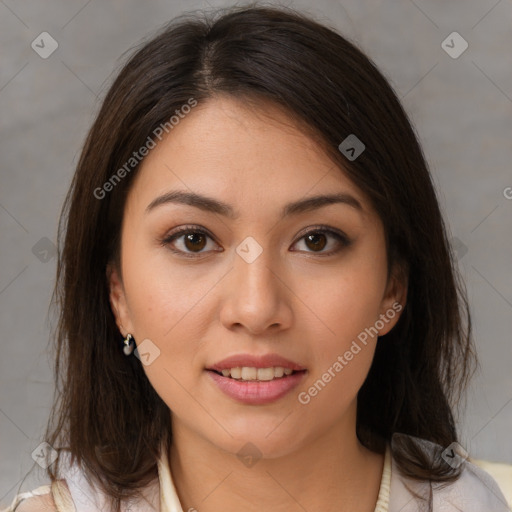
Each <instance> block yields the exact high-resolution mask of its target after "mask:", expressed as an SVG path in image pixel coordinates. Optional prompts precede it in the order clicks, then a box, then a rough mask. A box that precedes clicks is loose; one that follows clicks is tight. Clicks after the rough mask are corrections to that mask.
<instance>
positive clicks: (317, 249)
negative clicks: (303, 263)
mask: <svg viewBox="0 0 512 512" xmlns="http://www.w3.org/2000/svg"><path fill="white" fill-rule="evenodd" d="M329 239H331V240H334V241H335V242H334V248H333V249H331V250H327V251H324V249H325V247H326V246H328V245H329ZM302 241H303V243H304V245H305V246H306V250H304V251H301V252H306V253H308V252H309V253H317V254H318V256H330V255H333V254H336V253H338V252H339V251H340V250H341V249H343V248H344V247H348V246H350V245H351V243H352V241H351V239H350V238H348V236H347V235H345V234H344V233H343V232H342V231H339V232H338V230H336V231H335V230H334V229H332V228H327V227H325V228H323V227H322V226H318V227H317V228H316V229H315V230H314V231H309V232H308V233H306V234H305V235H303V236H302V237H301V238H300V239H299V240H298V241H297V242H296V243H299V242H302Z"/></svg>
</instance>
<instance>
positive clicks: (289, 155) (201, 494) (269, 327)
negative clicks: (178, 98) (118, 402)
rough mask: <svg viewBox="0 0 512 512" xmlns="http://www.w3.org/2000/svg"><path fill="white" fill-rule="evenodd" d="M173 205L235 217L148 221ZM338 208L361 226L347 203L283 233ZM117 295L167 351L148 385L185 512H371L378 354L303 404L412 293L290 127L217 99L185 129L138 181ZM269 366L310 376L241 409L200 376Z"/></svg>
mask: <svg viewBox="0 0 512 512" xmlns="http://www.w3.org/2000/svg"><path fill="white" fill-rule="evenodd" d="M176 189H179V190H184V191H194V192H196V193H201V194H204V195H207V196H211V197H215V198H217V199H219V200H221V201H223V202H225V203H228V204H230V205H231V206H232V207H233V208H234V209H235V211H236V212H237V213H238V214H239V217H238V219H236V220H232V219H229V218H227V217H223V216H222V215H220V214H217V213H211V212H205V211H202V210H200V209H198V208H196V207H194V206H191V205H183V204H171V203H168V204H164V205H160V206H158V207H157V208H155V209H154V210H152V211H151V212H150V213H145V211H144V210H145V209H146V207H147V206H148V205H149V204H150V203H151V201H152V200H154V199H155V198H156V197H158V196H159V195H161V194H163V193H164V192H168V191H170V190H176ZM333 192H343V193H349V194H350V195H352V196H353V197H355V198H356V199H357V200H358V201H359V202H360V203H361V205H362V207H363V211H362V212H360V211H358V210H357V209H355V208H353V207H351V206H349V205H347V204H341V203H338V204H331V205H328V206H323V207H321V208H318V209H316V210H312V211H308V212H303V213H300V214H298V215H293V216H290V217H289V218H284V219H281V218H280V211H281V208H282V207H283V205H284V204H285V203H288V202H290V201H294V200H299V199H303V198H304V197H306V196H308V197H309V196H312V195H317V194H324V193H333ZM318 224H326V225H328V226H330V227H332V228H334V229H339V230H341V231H343V232H344V233H346V235H347V236H348V237H349V238H350V239H351V240H352V244H351V245H349V246H343V244H342V243H340V242H338V241H337V240H336V238H334V237H333V236H332V235H330V234H325V237H324V238H323V239H321V242H322V241H323V243H325V244H326V245H325V247H322V246H320V247H319V248H315V247H316V246H315V245H314V244H312V243H309V244H308V243H307V239H306V238H305V235H306V234H307V233H309V232H311V231H314V232H315V233H317V236H318V229H317V230H316V231H315V226H316V225H318ZM185 225H193V226H195V227H202V228H205V229H206V230H208V231H210V232H211V234H212V235H213V237H214V238H208V237H207V238H206V239H205V240H203V241H201V240H199V242H198V241H197V239H196V241H195V242H194V243H195V245H194V243H190V242H189V243H188V244H186V239H185V236H184V235H181V237H180V238H177V239H176V240H174V242H172V243H170V246H172V247H174V248H175V249H177V250H181V251H184V252H186V253H189V254H192V255H194V254H196V255H197V254H198V256H197V257H196V259H194V258H187V257H184V256H179V255H178V254H175V253H173V252H172V251H171V250H170V246H162V245H161V244H160V243H159V240H161V239H162V238H165V236H166V235H167V234H169V233H170V232H171V230H173V229H174V228H176V227H179V226H185ZM192 231H193V229H192ZM196 236H197V235H196ZM248 236H251V237H253V238H254V239H255V240H256V241H257V242H258V243H259V244H260V246H261V247H262V249H263V252H262V253H261V254H260V255H259V256H258V258H257V259H256V260H255V261H253V262H252V263H247V262H246V261H245V260H244V259H242V258H241V257H240V256H239V255H238V254H237V252H236V248H237V246H238V245H239V244H240V243H241V242H242V241H243V240H244V239H245V238H246V237H248ZM320 236H321V234H320ZM337 248H338V249H339V250H338V252H336V253H334V254H331V255H328V256H324V255H322V254H326V253H329V252H333V251H334V250H336V249H337ZM194 249H195V250H196V251H198V252H196V253H194ZM108 279H109V284H110V300H111V305H112V309H113V312H114V314H115V317H116V321H117V324H118V326H119V329H120V332H121V333H122V334H123V335H124V336H125V335H126V334H127V333H131V334H132V335H133V336H134V338H135V340H136V343H137V344H140V343H141V342H142V340H145V339H149V340H151V342H152V343H153V344H154V345H156V346H157V347H158V348H159V350H160V355H159V356H158V357H157V358H156V359H155V360H154V361H153V362H152V363H151V364H150V365H148V366H144V371H145V372H146V374H147V377H148V379H149V380H150V382H151V384H152V385H153V386H154V388H155V390H156V391H157V393H158V394H159V395H160V396H161V397H162V399H163V400H164V401H165V403H166V404H167V405H168V406H169V408H170V410H171V411H172V413H171V417H172V431H173V436H174V437H173V439H174V440H173V446H172V449H171V453H170V454H169V456H170V467H171V472H172V475H173V479H174V482H175V486H176V489H177V492H178V495H179V498H180V501H181V504H182V507H183V510H188V509H189V508H191V507H194V508H196V509H197V510H198V511H200V512H213V511H218V510H224V511H226V512H230V511H235V510H246V511H256V510H257V511H261V510H268V511H273V512H281V511H287V512H290V511H303V510H304V509H306V510H324V511H326V512H328V511H336V512H339V511H353V510H358V511H361V512H365V511H367V512H373V510H374V508H375V503H376V501H377V496H378V491H379V486H380V480H381V476H382V469H383V455H380V454H376V453H373V452H371V451H369V450H368V449H366V448H365V447H364V446H363V445H362V444H361V443H360V442H359V440H358V439H357V437H356V407H357V392H358V390H359V389H360V387H361V385H362V384H363V382H364V380H365V378H366V375H367V373H368V370H369V368H370V364H371V361H372V358H373V354H374V350H375V344H376V343H377V338H376V337H374V338H370V339H369V342H368V344H367V345H366V346H365V347H364V348H363V349H362V350H361V351H360V352H359V353H358V354H357V355H355V356H354V358H353V359H352V360H351V361H350V362H349V364H347V365H346V366H345V367H344V368H343V370H342V371H341V372H339V373H338V374H337V375H336V377H335V378H333V379H332V380H331V381H330V382H329V383H328V384H327V385H326V386H325V387H324V388H323V389H322V391H321V392H319V393H318V394H317V396H315V397H314V398H312V399H311V401H310V403H309V404H307V405H303V404H301V403H300V402H299V401H298V399H297V395H298V393H299V392H300V391H304V390H306V391H307V389H308V388H309V387H310V386H311V385H312V384H313V383H314V382H315V381H317V380H318V379H319V378H320V377H321V376H322V374H323V373H324V372H326V371H327V369H328V368H329V367H331V366H332V365H333V363H334V362H335V361H336V359H337V357H338V356H339V355H343V354H344V353H345V352H346V351H347V350H348V349H349V347H350V345H351V343H352V341H353V340H355V339H356V338H357V336H358V334H359V333H361V332H362V331H364V329H365V328H366V327H370V326H373V325H374V324H375V322H376V321H377V320H378V319H379V318H380V315H382V314H385V313H386V311H389V309H390V308H391V306H392V304H393V303H395V302H396V301H398V302H399V303H400V304H402V305H405V299H406V294H405V290H406V283H401V282H399V281H398V280H397V279H394V278H389V279H388V275H387V259H386V250H385V238H384V231H383V226H382V223H381V221H380V219H379V218H378V216H377V214H376V213H375V211H374V210H373V209H372V207H371V205H370V203H369V201H368V199H367V198H366V197H365V195H364V194H363V193H362V191H361V190H360V189H359V188H358V187H356V186H355V185H354V184H353V183H352V182H351V181H350V180H349V179H348V178H347V177H346V176H345V175H344V173H343V172H342V170H341V169H339V168H338V167H336V166H334V164H333V162H332V161H331V160H330V159H329V158H328V157H327V156H326V155H325V154H324V153H323V152H322V151H321V149H320V148H319V147H318V146H317V145H316V144H315V143H314V141H313V140H312V139H311V138H309V137H308V136H307V135H305V134H304V132H303V131H301V130H300V129H299V128H298V127H297V126H296V125H294V123H293V122H292V120H291V119H290V118H288V117H287V116H286V114H285V113H283V112H282V111H281V110H279V109H277V108H276V107H273V106H271V105H266V107H265V111H264V112H256V111H254V110H251V109H249V108H247V107H246V106H244V104H243V103H240V102H239V101H237V100H235V99H233V98H228V97H217V98H215V99H212V100H209V101H208V102H206V103H203V104H201V105H198V106H197V107H195V108H194V109H193V110H192V112H191V113H190V114H188V115H187V116H186V117H185V118H184V119H182V120H181V121H180V123H179V124H178V125H176V126H175V127H174V129H173V130H172V131H171V132H170V134H169V136H168V137H167V138H165V139H163V140H162V141H161V142H160V143H159V144H158V145H157V147H156V148H155V149H153V150H151V152H150V153H149V155H148V156H147V157H146V158H145V160H144V161H143V163H142V167H141V169H140V170H139V173H138V174H137V176H136V177H135V180H134V183H133V184H132V188H131V189H130V192H129V194H128V197H127V202H126V206H125V212H124V219H123V225H122V241H121V269H115V268H114V267H113V266H109V268H108ZM398 318H399V314H396V316H395V318H394V319H392V320H390V321H389V322H388V323H386V324H385V326H384V328H383V329H380V330H379V334H380V335H384V334H386V333H387V332H388V331H389V330H391V329H392V328H393V326H394V325H395V324H396V322H397V321H398ZM271 352H274V353H278V354H280V355H282V356H284V357H286V358H288V359H290V360H292V361H295V362H297V363H299V364H301V365H303V366H304V367H306V368H307V370H308V373H307V375H306V378H305V379H304V380H303V382H302V383H301V385H300V386H299V388H296V389H294V390H293V391H292V392H291V393H289V394H288V395H286V396H285V397H283V398H281V399H279V400H277V401H276V402H274V403H270V404H266V405H246V404H242V403H239V402H236V401H235V400H233V399H231V398H230V397H228V396H226V395H224V394H223V393H222V392H221V391H220V390H219V389H218V388H217V386H216V385H215V384H214V383H213V382H212V380H211V378H210V376H209V374H208V373H207V372H206V371H205V368H206V367H207V366H209V365H211V364H213V363H215V362H218V361H220V360H222V359H224V358H225V357H228V356H231V355H234V354H239V353H251V354H256V355H260V354H266V353H271ZM248 442H250V443H252V444H253V445H255V446H256V447H257V449H258V450H259V452H260V453H261V458H260V459H259V460H258V461H257V462H256V464H254V465H253V466H251V467H246V466H245V465H244V464H242V463H241V461H240V460H239V459H238V457H237V456H236V454H237V452H238V451H239V450H240V449H241V448H242V447H243V446H244V445H245V444H246V443H248Z"/></svg>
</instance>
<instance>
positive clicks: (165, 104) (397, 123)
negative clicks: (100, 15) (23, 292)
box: [45, 6, 476, 509]
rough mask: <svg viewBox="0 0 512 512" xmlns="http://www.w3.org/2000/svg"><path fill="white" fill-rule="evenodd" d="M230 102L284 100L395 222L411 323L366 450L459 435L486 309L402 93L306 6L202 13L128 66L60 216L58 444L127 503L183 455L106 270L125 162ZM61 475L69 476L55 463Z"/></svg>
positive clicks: (370, 416) (366, 423)
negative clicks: (131, 353) (164, 131)
mask: <svg viewBox="0 0 512 512" xmlns="http://www.w3.org/2000/svg"><path fill="white" fill-rule="evenodd" d="M221 94H222V95H227V96H231V97H236V98H240V99H243V100H245V101H246V102H247V103H248V104H250V105H252V106H253V107H254V108H256V109H257V108H263V109H264V105H265V103H266V102H271V103H272V104H274V105H277V106H279V107H281V108H283V109H284V110H285V111H286V112H287V113H288V115H289V116H291V117H292V118H293V119H294V120H296V121H297V122H299V123H300V125H301V126H302V127H303V129H304V130H305V131H306V132H307V133H308V134H309V135H310V136H311V137H313V138H314V139H315V140H317V141H318V143H319V144H321V147H322V148H323V149H324V150H325V152H326V154H327V155H328V156H329V157H330V158H331V159H332V161H333V163H334V164H336V165H337V166H338V167H339V169H340V172H345V173H346V175H347V176H348V177H349V178H350V179H351V180H352V181H353V182H354V183H355V184H356V185H357V186H358V187H359V188H360V189H361V190H362V191H363V192H364V193H365V194H366V195H367V197H368V198H369V199H370V200H371V202H372V205H373V207H374V208H375V210H376V211H377V213H378V214H379V216H380V218H381V220H382V222H383V224H384V229H385V235H386V247H387V255H388V261H389V272H392V271H393V272H397V275H400V276H402V277H403V278H406V277H407V278H408V293H407V303H406V305H405V308H404V310H403V311H402V316H401V318H400V320H399V321H398V323H397V325H396V326H395V328H394V329H392V330H391V332H389V333H388V334H387V335H385V336H383V337H382V338H381V339H380V340H379V342H378V344H377V349H376V353H375V357H374V360H373V364H372V366H371V369H370V371H369V375H368V377H367V379H366V381H365V383H364V385H363V386H362V388H361V390H360V392H359V395H358V411H357V435H358V437H359V439H360V441H361V442H362V443H363V444H364V445H365V446H367V447H368V448H369V449H371V450H373V451H376V452H380V453H382V450H383V445H382V440H384V441H388V442H389V441H390V440H391V438H392V436H393V434H394V433H397V432H399V433H404V434H408V435H410V436H416V437H419V438H421V439H426V440H429V441H432V442H434V443H436V444H438V445H440V446H442V447H446V446H448V445H449V444H450V443H452V442H453V441H456V440H457V432H456V426H455V419H454V412H453V411H454V410H455V407H456V406H457V405H458V400H459V397H460V396H461V394H462V391H463V390H464V388H465V387H466V385H467V381H468V379H469V377H470V376H471V374H472V372H473V369H474V368H473V367H474V364H475V363H476V357H475V354H474V350H473V345H472V341H471V319H470V313H469V308H468V303H467V299H466V295H465V290H464V286H463V284H462V282H461V280H460V279H459V277H458V273H457V268H456V264H455V263H454V258H453V255H452V252H451V249H450V244H449V240H448V237H447V232H446V228H445V225H444V222H443V219H442V215H441V212H440V209H439V205H438V200H437V197H436V193H435V190H434V186H433V183H432V179H431V176H430V174H429V171H428V167H427V164H426V162H425V158H424V155H423V153H422V150H421V148H420V145H419V143H418V140H417V137H416V135H415V133H414V130H413V128H412V126H411V123H410V121H409V120H408V117H407V115H406V113H405V112H404V110H403V108H402V106H401V104H400V102H399V100H398V98H397V96H396V94H395V93H394V91H393V90H392V88H391V87H390V85H389V84H388V82H387V80H386V79H385V78H384V77H383V75H382V74H381V73H380V72H379V71H378V70H377V69H376V67H375V65H374V64H373V63H372V61H371V60H370V59H368V57H366V56H365V55H364V54H363V53H362V52H361V51H360V50H359V49H357V48H356V46H355V45H353V44H352V43H350V42H349V41H347V40H346V39H345V38H343V37H342V36H340V35H338V34H337V33H336V32H335V31H333V30H332V29H330V28H328V27H326V26H323V25H321V24H319V23H317V22H316V21H314V20H313V19H311V18H310V17H309V16H305V15H303V14H301V13H298V12H296V11H293V10H290V9H284V8H268V7H257V6H252V7H243V8H240V7H237V8H231V9H229V10H227V11H220V12H216V13H214V15H213V16H211V15H207V14H205V13H202V14H200V15H197V14H195V13H193V14H187V15H185V16H181V17H179V18H176V19H175V20H174V21H172V22H171V23H170V24H169V25H167V26H166V27H165V28H164V30H162V31H161V32H160V33H159V34H158V35H157V36H156V37H154V38H153V39H151V40H150V41H149V42H146V43H144V44H143V45H142V46H141V47H140V48H139V49H137V51H136V52H135V53H134V54H133V55H132V56H131V58H130V59H129V60H128V62H127V63H126V65H125V66H124V67H123V68H122V69H121V71H120V73H119V75H118V76H117V78H116V79H115V81H114V83H113V85H112V86H111V87H110V89H109V91H108V93H107V94H106V97H105V100H104V101H103V103H102V106H101V108H100V111H99V113H98V115H97V118H96V120H95V122H94V124H93V126H92V128H91V130H90V132H89V134H88V136H87V139H86V142H85V146H84V148H83V151H82V154H81V157H80V160H79V162H78V166H77V169H76V173H75V175H74V178H73V181H72V185H71V187H70V190H69V193H68V195H67V197H66V201H65V203H64V206H63V210H62V214H61V219H60V222H59V236H58V246H59V253H58V268H57V281H56V286H55V290H54V303H55V304H56V305H57V306H58V307H59V314H60V317H59V324H58V332H57V333H56V337H55V353H56V367H55V379H56V383H57V386H56V396H55V401H54V405H53V408H52V414H51V416H50V420H49V422H48V425H47V430H46V433H45V440H46V441H47V442H48V443H49V444H50V445H51V446H53V447H54V448H55V449H57V448H59V447H63V448H64V447H66V448H67V449H69V450H70V452H71V454H72V456H73V460H77V461H79V462H80V463H81V464H82V465H83V467H84V468H85V470H86V472H87V475H89V476H90V478H91V481H92V480H94V481H95V482H96V483H97V484H99V485H100V486H102V487H101V488H102V489H103V490H104V491H105V493H106V494H107V495H108V496H110V497H111V498H112V505H113V506H114V507H116V509H117V507H118V506H119V500H120V499H122V498H123V497H124V498H126V497H128V496H134V495H136V493H137V492H138V491H140V490H141V489H142V488H143V487H144V486H146V485H147V484H149V483H150V482H151V481H152V480H153V479H154V478H156V477H157V474H158V473H157V465H156V461H157V457H159V456H160V454H161V453H160V447H161V446H164V447H165V448H166V449H167V450H169V447H170V443H171V436H172V434H171V424H170V413H169V409H168V407H167V405H166V404H165V403H164V402H163V401H162V400H161V398H160V397H159V396H158V395H157V393H156V392H155V390H154V389H153V387H152V386H151V384H150V383H149V381H148V379H147V378H146V375H145V373H144V370H143V367H142V364H141V363H140V361H139V360H138V359H137V358H135V357H133V358H126V357H125V356H124V355H123V352H122V337H121V334H120V332H119V330H118V328H117V326H116V323H115V321H114V316H113V313H112V311H111V309H110V304H109V298H108V295H109V290H108V286H107V278H106V268H107V264H108V263H110V262H113V263H114V264H117V265H118V264H119V254H120V226H121V221H122V217H123V209H124V204H125V199H126V195H127V192H128V190H129V187H130V184H131V183H132V180H133V178H134V177H135V175H136V173H137V169H138V165H133V168H126V167H125V171H126V172H125V173H123V177H122V179H120V180H116V181H115V182H114V181H112V176H113V174H114V173H116V171H117V170H118V169H120V168H122V167H123V165H125V164H126V162H128V161H129V160H130V158H131V157H132V154H133V151H135V150H137V149H138V148H140V147H142V146H143V145H144V144H145V142H146V141H147V139H148V137H149V136H151V134H153V133H154V132H155V130H158V127H159V126H160V125H162V124H165V123H168V122H169V118H170V116H172V115H173V114H174V113H175V111H176V110H180V108H181V107H182V106H183V105H185V104H187V103H189V102H190V99H191V98H193V99H194V100H195V101H197V104H201V103H202V102H205V101H206V100H207V99H209V98H212V97H214V96H215V95H221ZM351 134H354V135H356V136H357V138H358V139H360V140H361V141H362V142H363V143H364V144H365V146H366V149H365V151H364V152H363V153H362V154H361V155H360V156H359V157H358V158H357V159H355V160H351V159H349V158H347V157H346V156H345V155H344V154H342V152H341V151H340V150H339V149H338V146H339V145H340V143H341V142H342V141H343V140H344V139H345V138H346V137H347V136H349V135H351ZM342 170H343V171H342ZM109 180H110V181H109ZM107 182H109V183H110V186H108V187H105V184H106V183H107ZM107 189H108V193H106V192H105V191H106V190H107ZM95 191H96V192H95ZM100 196H101V197H100ZM53 420H55V421H53ZM405 439H407V438H405ZM167 453H169V451H167ZM393 456H394V458H395V459H396V461H397V462H398V465H399V468H400V470H401V471H402V472H404V473H405V474H407V475H409V476H412V477H413V478H418V479H429V480H433V481H443V480H444V481H450V480H453V479H455V478H457V477H458V474H459V472H460V470H452V468H451V467H449V466H448V465H447V464H442V461H441V462H439V461H438V462H436V461H433V460H431V459H429V458H428V456H427V455H426V454H425V453H423V452H422V451H421V450H419V449H418V448H417V446H416V445H414V444H413V443H411V442H410V441H407V440H406V441H402V442H401V441H400V439H399V440H398V441H397V442H395V443H394V444H393ZM48 474H49V476H50V478H51V479H52V482H53V481H54V480H55V478H56V474H55V471H54V467H53V466H50V467H49V468H48Z"/></svg>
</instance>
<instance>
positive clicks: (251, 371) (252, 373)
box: [222, 366, 293, 381]
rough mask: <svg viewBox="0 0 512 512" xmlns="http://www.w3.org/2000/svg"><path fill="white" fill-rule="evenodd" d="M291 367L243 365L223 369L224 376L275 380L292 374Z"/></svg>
mask: <svg viewBox="0 0 512 512" xmlns="http://www.w3.org/2000/svg"><path fill="white" fill-rule="evenodd" d="M292 372H293V370H292V369H291V368H283V367H282V366H274V367H270V368H252V367H249V366H243V367H241V368H240V367H238V368H230V369H225V370H222V375H223V376H224V377H231V378H232V379H238V380H261V381H265V380H273V379H279V378H281V377H282V376H283V375H291V374H292Z"/></svg>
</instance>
